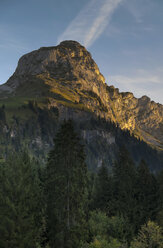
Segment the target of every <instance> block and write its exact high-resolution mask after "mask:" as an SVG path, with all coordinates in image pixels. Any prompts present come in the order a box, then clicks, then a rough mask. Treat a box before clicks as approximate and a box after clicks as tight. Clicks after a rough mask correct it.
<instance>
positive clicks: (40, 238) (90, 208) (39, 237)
mask: <svg viewBox="0 0 163 248" xmlns="http://www.w3.org/2000/svg"><path fill="white" fill-rule="evenodd" d="M162 228H163V172H160V173H159V174H158V175H154V174H152V173H151V172H150V170H149V167H148V165H147V164H146V163H145V161H143V160H142V161H141V162H140V164H139V165H138V166H135V165H134V162H133V160H132V159H131V157H130V154H129V153H128V151H127V150H126V149H125V148H124V147H122V149H121V150H120V152H119V156H118V158H117V161H116V162H115V164H114V166H113V169H112V171H111V172H108V169H107V167H106V166H105V164H104V163H103V164H102V166H101V167H100V168H99V170H98V173H97V174H94V173H93V172H90V171H88V170H87V166H86V163H85V153H84V146H83V144H82V141H81V140H80V138H79V136H78V135H77V133H76V132H75V130H74V127H73V123H72V121H70V120H69V121H65V122H64V123H63V124H62V125H61V126H60V128H59V130H58V132H57V134H56V136H55V139H54V147H53V149H52V150H51V151H50V153H49V155H48V159H47V163H46V165H40V164H39V163H38V161H37V160H36V159H34V158H31V157H30V156H29V154H28V152H27V151H22V152H21V153H13V154H11V155H10V157H9V158H8V159H7V160H6V161H5V162H3V163H1V164H0V247H2V248H8V247H13V248H41V247H46V248H77V247H79V248H146V247H147V248H156V247H157V248H162V247H163V231H162Z"/></svg>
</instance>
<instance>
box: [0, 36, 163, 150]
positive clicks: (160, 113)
mask: <svg viewBox="0 0 163 248" xmlns="http://www.w3.org/2000/svg"><path fill="white" fill-rule="evenodd" d="M2 92H3V94H2ZM5 92H6V97H12V96H14V97H15V96H16V97H20V96H21V97H22V96H26V97H27V96H28V97H34V98H36V99H38V98H40V97H43V98H46V99H47V102H46V105H47V107H48V108H51V107H56V108H57V109H58V112H59V118H64V117H66V118H68V117H73V118H82V113H83V117H84V112H87V114H86V116H87V115H88V114H89V113H90V112H91V113H94V114H95V115H97V116H101V117H103V118H105V119H106V120H111V121H112V122H114V123H116V125H118V126H120V127H121V129H127V130H130V132H131V133H132V134H134V135H135V136H136V137H138V138H140V139H143V140H144V141H146V142H147V143H148V144H150V145H152V146H153V147H155V148H158V149H163V105H161V104H158V103H155V102H153V101H151V100H150V99H149V98H148V97H147V96H143V97H141V98H140V99H137V98H135V97H134V95H133V94H132V93H129V92H125V93H120V92H119V90H118V89H116V88H114V86H108V85H107V84H106V83H105V79H104V77H103V75H102V74H101V73H100V71H99V68H98V66H97V65H96V63H95V62H94V60H93V59H92V57H91V54H90V53H89V52H88V51H87V50H86V49H85V48H84V47H83V46H81V45H80V44H79V43H78V42H76V41H63V42H61V43H60V44H59V45H58V46H54V47H42V48H40V49H38V50H36V51H33V52H31V53H28V54H26V55H24V56H23V57H22V58H20V60H19V62H18V67H17V69H16V71H15V73H14V74H13V76H12V77H11V78H10V79H9V80H8V81H7V82H6V84H4V85H2V86H0V96H1V97H2V95H3V97H4V95H5ZM77 110H79V111H77ZM74 112H75V113H74Z"/></svg>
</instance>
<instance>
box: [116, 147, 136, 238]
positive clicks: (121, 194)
mask: <svg viewBox="0 0 163 248" xmlns="http://www.w3.org/2000/svg"><path fill="white" fill-rule="evenodd" d="M113 180H114V203H113V204H114V208H115V215H120V216H123V217H124V218H126V221H127V222H129V223H130V224H131V228H130V233H129V237H128V241H129V240H130V238H131V236H132V232H134V229H135V228H134V223H135V221H136V211H137V209H136V198H135V193H136V192H135V185H136V169H135V165H134V163H133V160H132V159H131V158H130V155H129V153H128V151H127V150H126V148H122V149H121V150H120V152H119V158H118V161H117V162H116V163H115V165H114V168H113Z"/></svg>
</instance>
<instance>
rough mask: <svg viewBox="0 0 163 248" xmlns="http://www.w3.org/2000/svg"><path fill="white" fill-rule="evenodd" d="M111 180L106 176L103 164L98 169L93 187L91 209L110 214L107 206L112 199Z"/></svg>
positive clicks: (106, 171)
mask: <svg viewBox="0 0 163 248" xmlns="http://www.w3.org/2000/svg"><path fill="white" fill-rule="evenodd" d="M111 179H112V178H111V177H109V175H108V169H107V167H106V166H105V164H104V163H102V166H101V167H100V169H99V171H98V174H97V177H96V180H95V186H94V196H93V198H94V200H93V208H94V209H100V210H102V211H105V212H108V211H109V213H110V208H109V206H110V205H111V199H112V184H111V182H112V180H111Z"/></svg>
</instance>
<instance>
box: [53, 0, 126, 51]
mask: <svg viewBox="0 0 163 248" xmlns="http://www.w3.org/2000/svg"><path fill="white" fill-rule="evenodd" d="M122 1H123V0H100V1H99V0H91V1H90V2H89V3H88V4H87V5H86V6H85V7H84V8H83V9H82V10H81V11H80V12H79V14H78V15H77V17H76V18H75V19H74V20H73V21H72V22H71V23H70V24H69V26H68V27H67V28H66V30H65V31H64V32H63V33H62V34H61V35H60V37H59V39H58V42H60V41H62V40H77V41H79V42H81V43H82V44H83V45H84V46H86V47H89V46H91V45H92V44H93V42H94V41H95V40H96V39H97V38H98V37H99V36H100V35H101V34H102V33H103V31H104V30H105V28H106V26H107V25H108V23H109V21H110V20H111V16H112V14H113V12H114V11H115V9H116V8H117V7H118V5H119V4H120V3H121V2H122Z"/></svg>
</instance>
